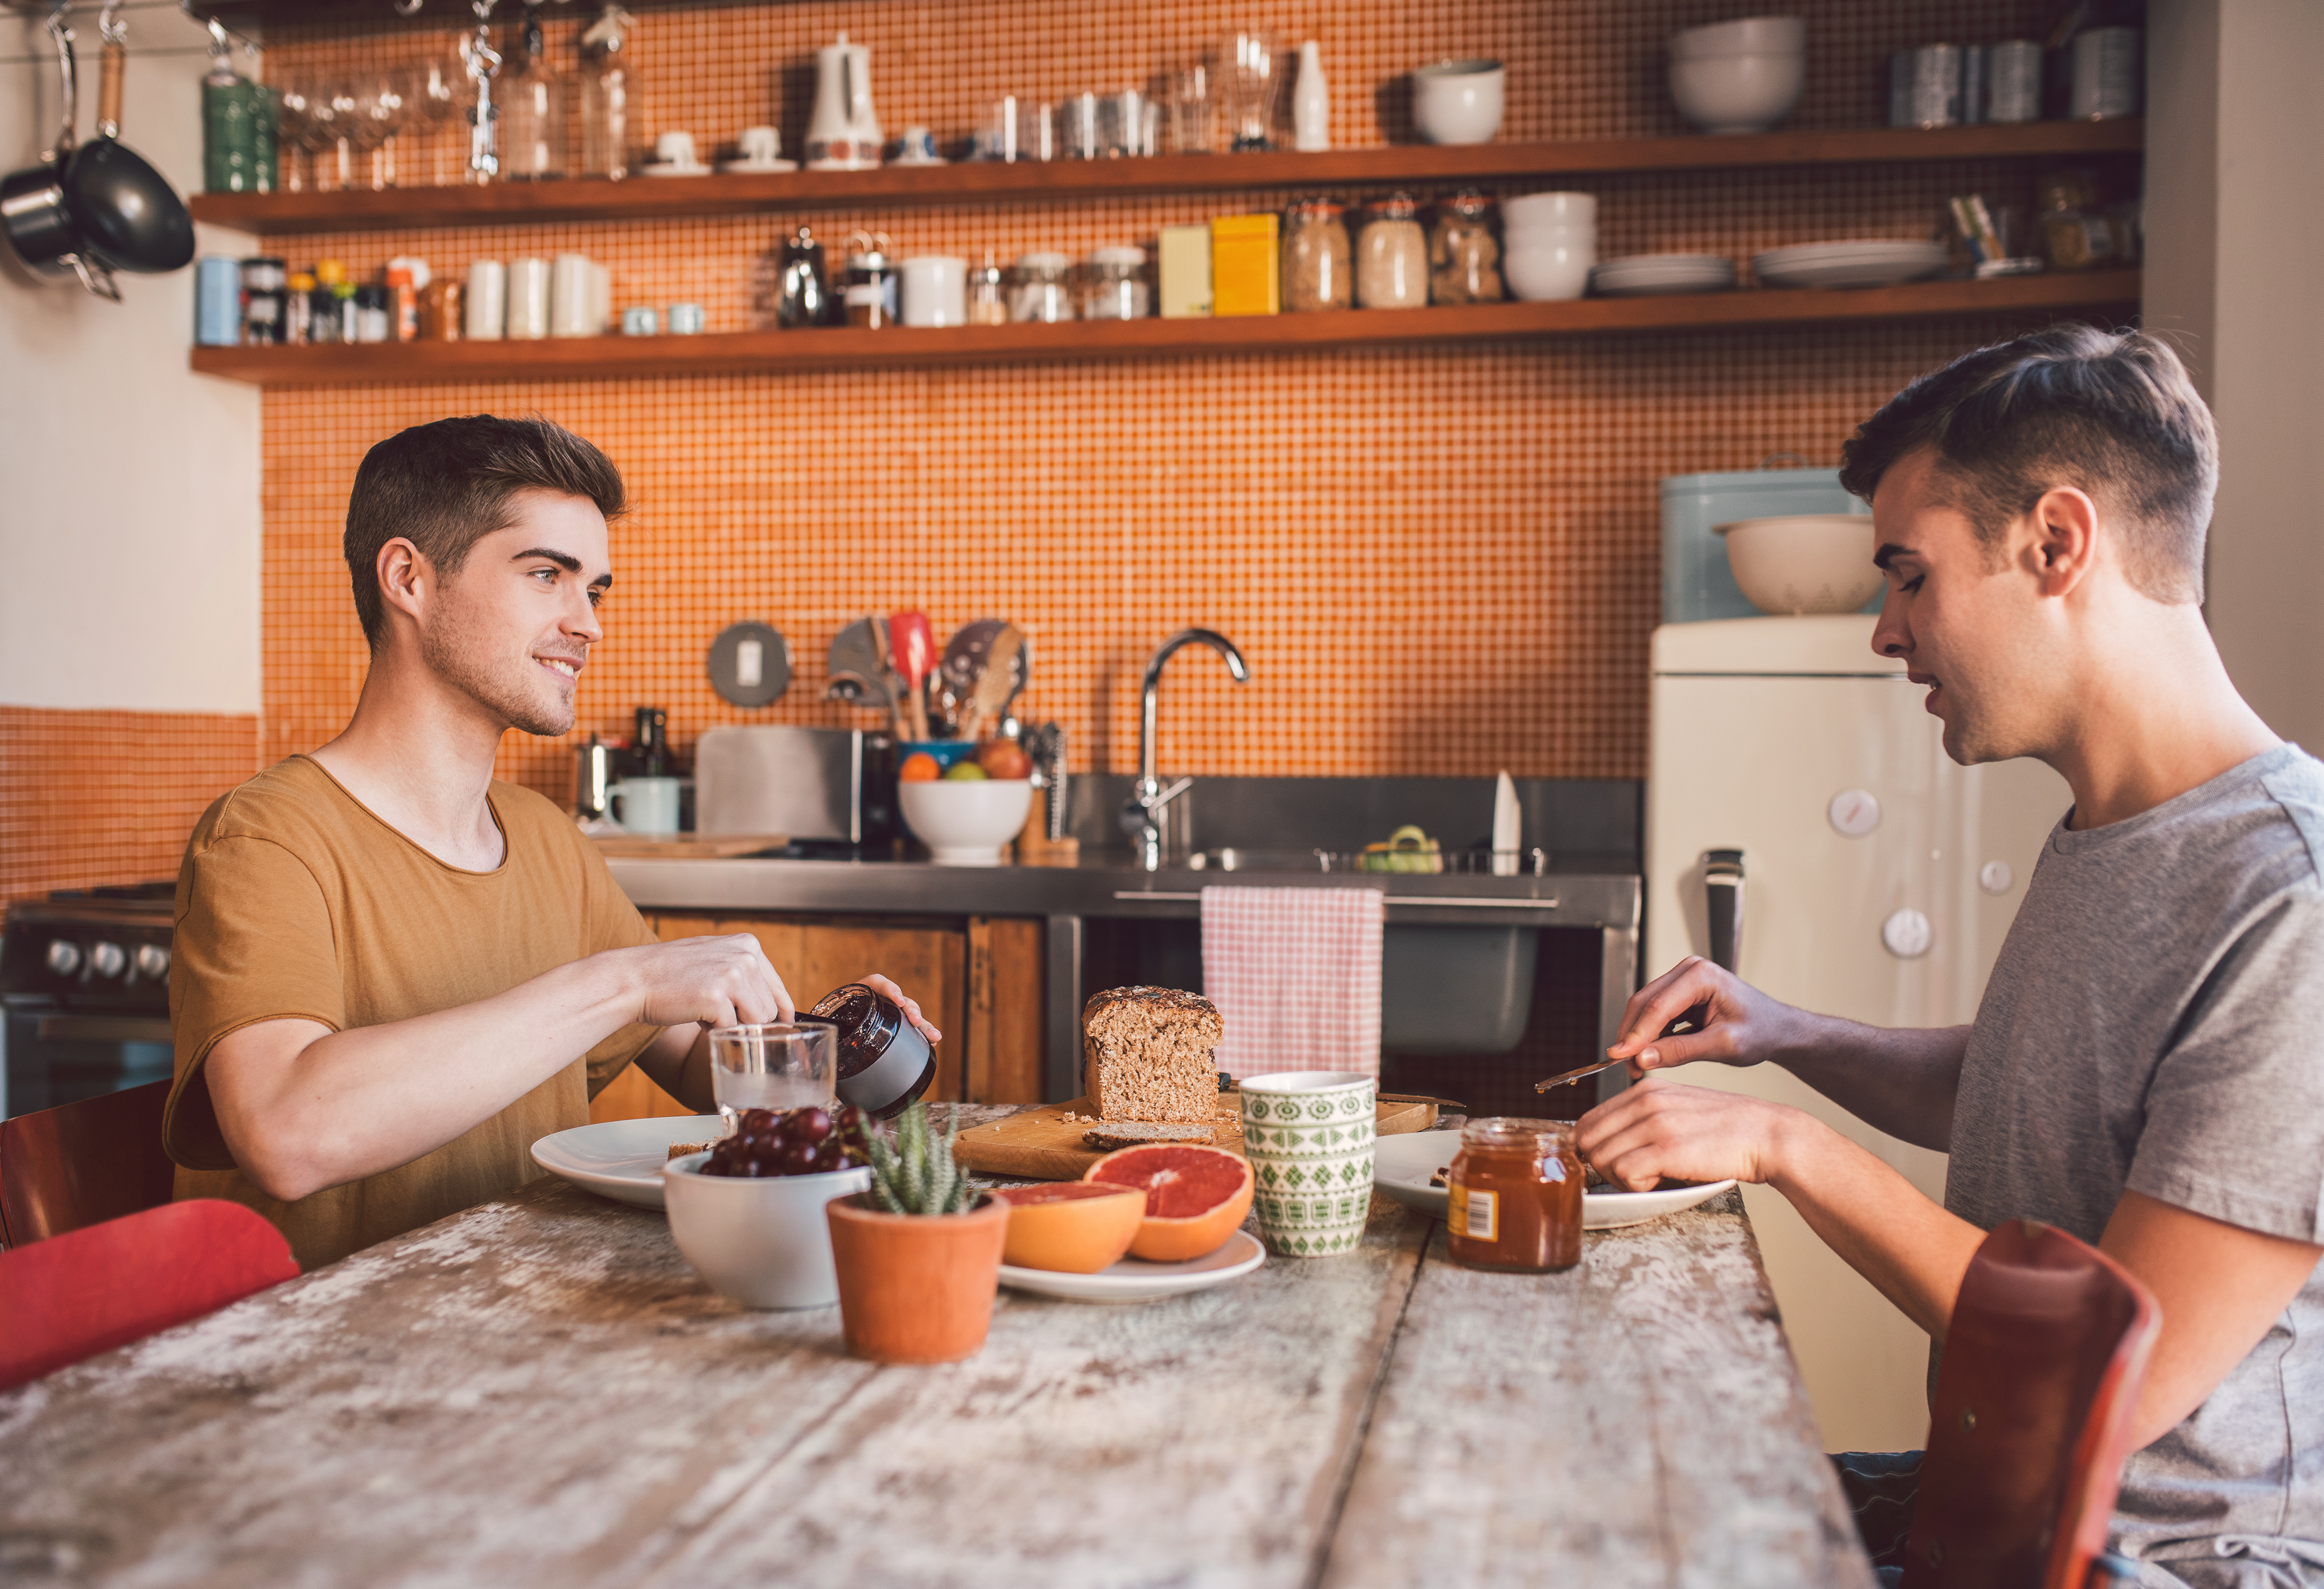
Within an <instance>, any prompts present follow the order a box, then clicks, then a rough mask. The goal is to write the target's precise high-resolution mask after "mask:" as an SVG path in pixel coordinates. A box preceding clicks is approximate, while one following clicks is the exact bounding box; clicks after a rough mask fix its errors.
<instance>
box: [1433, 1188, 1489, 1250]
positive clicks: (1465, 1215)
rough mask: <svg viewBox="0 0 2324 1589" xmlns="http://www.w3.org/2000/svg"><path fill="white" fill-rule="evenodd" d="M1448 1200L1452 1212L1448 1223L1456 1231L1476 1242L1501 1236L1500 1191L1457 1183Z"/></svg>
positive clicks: (1462, 1236) (1465, 1238) (1467, 1239)
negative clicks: (1473, 1187)
mask: <svg viewBox="0 0 2324 1589" xmlns="http://www.w3.org/2000/svg"><path fill="white" fill-rule="evenodd" d="M1445 1201H1446V1203H1447V1205H1448V1214H1449V1216H1450V1217H1448V1218H1447V1219H1446V1221H1445V1224H1446V1226H1448V1228H1449V1229H1450V1230H1451V1232H1452V1235H1457V1236H1460V1237H1461V1238H1462V1239H1463V1240H1465V1241H1472V1242H1494V1241H1499V1239H1500V1224H1501V1219H1500V1216H1501V1195H1500V1193H1499V1192H1489V1191H1477V1190H1475V1189H1471V1188H1469V1187H1465V1186H1457V1185H1456V1186H1455V1187H1453V1189H1452V1196H1451V1197H1450V1198H1448V1199H1445Z"/></svg>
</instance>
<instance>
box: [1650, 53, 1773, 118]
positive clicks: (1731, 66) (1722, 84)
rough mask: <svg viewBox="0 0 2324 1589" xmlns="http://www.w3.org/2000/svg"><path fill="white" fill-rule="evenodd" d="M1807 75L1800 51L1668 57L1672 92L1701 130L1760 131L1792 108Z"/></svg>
mask: <svg viewBox="0 0 2324 1589" xmlns="http://www.w3.org/2000/svg"><path fill="white" fill-rule="evenodd" d="M1806 80H1807V58H1806V57H1805V56H1803V55H1702V56H1695V57H1692V58H1688V59H1681V58H1679V57H1677V56H1673V57H1672V58H1671V63H1670V88H1671V97H1672V98H1673V99H1674V100H1675V101H1677V103H1678V113H1679V115H1683V116H1684V117H1685V118H1686V119H1687V120H1688V121H1690V122H1692V123H1693V124H1695V125H1696V126H1698V127H1700V128H1701V129H1702V130H1703V131H1704V132H1706V133H1764V132H1766V131H1767V130H1768V129H1770V128H1772V127H1773V126H1775V124H1776V123H1778V122H1780V121H1782V120H1783V119H1784V117H1785V116H1787V115H1791V114H1792V106H1794V105H1797V104H1798V103H1799V102H1800V86H1801V85H1802V84H1803V82H1805V81H1806Z"/></svg>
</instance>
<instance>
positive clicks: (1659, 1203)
mask: <svg viewBox="0 0 2324 1589" xmlns="http://www.w3.org/2000/svg"><path fill="white" fill-rule="evenodd" d="M1460 1151H1461V1134H1460V1133H1459V1132H1457V1131H1415V1132H1411V1133H1408V1134H1405V1135H1402V1136H1383V1137H1381V1138H1380V1139H1379V1143H1378V1144H1377V1145H1376V1146H1375V1147H1374V1148H1373V1150H1372V1185H1373V1187H1374V1188H1375V1189H1378V1190H1379V1194H1380V1195H1381V1196H1382V1197H1385V1198H1388V1199H1393V1200H1394V1201H1396V1202H1399V1203H1402V1204H1403V1205H1404V1206H1405V1207H1406V1208H1410V1209H1413V1210H1415V1211H1416V1212H1417V1213H1422V1214H1433V1215H1434V1216H1435V1217H1437V1218H1439V1219H1442V1218H1443V1217H1444V1200H1445V1190H1444V1189H1443V1187H1441V1186H1431V1185H1429V1184H1428V1178H1429V1177H1430V1176H1432V1175H1434V1174H1435V1173H1436V1172H1437V1171H1440V1170H1443V1169H1444V1168H1446V1167H1447V1166H1449V1165H1450V1164H1451V1163H1452V1155H1453V1154H1455V1153H1459V1152H1460ZM1734 1184H1735V1183H1734V1182H1733V1181H1731V1180H1713V1181H1710V1182H1707V1183H1705V1184H1703V1185H1701V1186H1673V1187H1660V1188H1657V1189H1655V1190H1653V1191H1642V1192H1618V1191H1598V1190H1592V1191H1588V1192H1584V1193H1583V1194H1582V1229H1584V1230H1618V1229H1620V1228H1621V1227H1622V1226H1626V1225H1644V1224H1645V1223H1646V1221H1647V1220H1649V1219H1659V1218H1661V1217H1663V1216H1664V1215H1665V1214H1675V1213H1677V1212H1678V1211H1679V1210H1680V1209H1682V1208H1693V1207H1694V1206H1695V1205H1696V1204H1697V1203H1707V1202H1709V1201H1710V1200H1711V1199H1713V1198H1715V1197H1717V1196H1718V1195H1719V1194H1720V1192H1723V1191H1725V1190H1726V1189H1728V1188H1729V1187H1731V1186H1733V1185H1734Z"/></svg>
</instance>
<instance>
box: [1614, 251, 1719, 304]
mask: <svg viewBox="0 0 2324 1589" xmlns="http://www.w3.org/2000/svg"><path fill="white" fill-rule="evenodd" d="M1734 285H1735V262H1734V261H1733V260H1730V259H1728V258H1726V257H1725V256H1724V255H1721V254H1715V253H1640V254H1632V255H1631V256H1630V257H1629V258H1628V259H1619V260H1608V261H1607V262H1605V263H1604V264H1602V265H1600V266H1599V267H1598V268H1597V269H1596V270H1594V271H1591V272H1590V286H1591V289H1592V290H1593V291H1596V292H1598V293H1600V294H1601V295H1603V296H1604V297H1607V298H1647V297H1653V296H1657V295H1659V294H1662V293H1666V292H1723V291H1725V290H1726V289H1728V288H1730V287H1732V286H1734Z"/></svg>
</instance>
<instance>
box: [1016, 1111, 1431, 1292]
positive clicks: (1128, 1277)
mask: <svg viewBox="0 0 2324 1589" xmlns="http://www.w3.org/2000/svg"><path fill="white" fill-rule="evenodd" d="M1383 1140H1386V1139H1383ZM1266 1262H1267V1249H1266V1248H1265V1247H1263V1246H1261V1245H1259V1238H1258V1237H1257V1236H1255V1235H1251V1234H1250V1232H1249V1231H1247V1230H1238V1231H1236V1232H1235V1233H1234V1235H1231V1236H1229V1237H1227V1241H1226V1245H1224V1246H1222V1247H1221V1248H1220V1249H1219V1250H1218V1251H1217V1252H1215V1253H1213V1254H1209V1255H1208V1256H1206V1257H1202V1258H1189V1259H1187V1260H1186V1262H1185V1263H1147V1262H1146V1261H1145V1260H1144V1259H1143V1258H1124V1259H1123V1260H1122V1261H1121V1262H1120V1263H1117V1264H1115V1265H1114V1266H1113V1267H1112V1268H1111V1269H1101V1270H1099V1271H1098V1272H1096V1273H1095V1274H1065V1273H1063V1272H1060V1271H1057V1270H1055V1269H1025V1268H1020V1267H1019V1265H1017V1264H1014V1263H1003V1264H1002V1265H1001V1284H1002V1285H1005V1286H1015V1287H1016V1288H1017V1289H1018V1290H1020V1291H1032V1292H1034V1293H1035V1294H1037V1295H1038V1296H1044V1297H1058V1298H1062V1299H1064V1300H1065V1301H1068V1302H1151V1301H1152V1300H1155V1299H1156V1298H1157V1297H1175V1296H1177V1295H1179V1294H1180V1293H1181V1292H1185V1291H1203V1290H1209V1289H1210V1288H1211V1287H1213V1286H1215V1285H1224V1284H1225V1283H1226V1282H1227V1281H1231V1280H1235V1279H1239V1278H1240V1277H1241V1276H1243V1275H1246V1274H1249V1273H1250V1272H1251V1271H1252V1270H1254V1269H1256V1268H1258V1267H1259V1265H1260V1264H1262V1263H1266Z"/></svg>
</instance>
